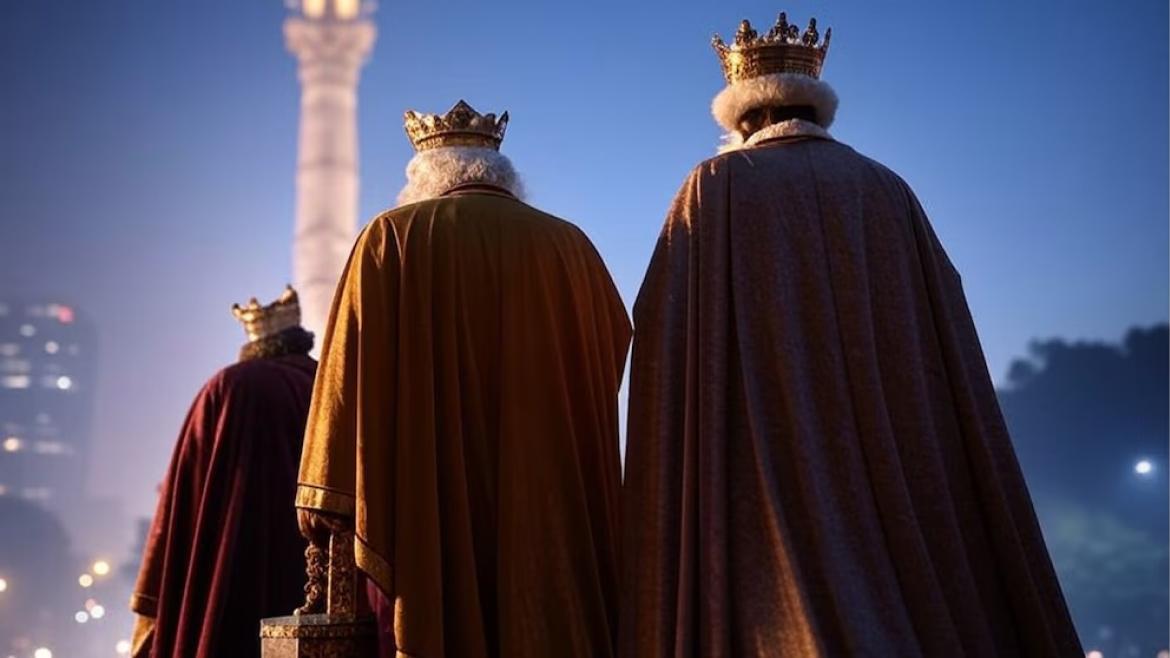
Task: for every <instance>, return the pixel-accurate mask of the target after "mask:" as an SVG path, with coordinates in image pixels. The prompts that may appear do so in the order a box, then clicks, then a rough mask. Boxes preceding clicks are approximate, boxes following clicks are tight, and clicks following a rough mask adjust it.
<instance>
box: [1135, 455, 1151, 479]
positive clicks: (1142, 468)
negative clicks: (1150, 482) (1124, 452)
mask: <svg viewBox="0 0 1170 658" xmlns="http://www.w3.org/2000/svg"><path fill="white" fill-rule="evenodd" d="M1133 472H1134V473H1137V474H1138V475H1142V476H1145V475H1150V474H1151V473H1153V472H1154V463H1153V462H1151V461H1150V460H1148V459H1143V460H1141V461H1139V462H1138V463H1136V464H1134V465H1133Z"/></svg>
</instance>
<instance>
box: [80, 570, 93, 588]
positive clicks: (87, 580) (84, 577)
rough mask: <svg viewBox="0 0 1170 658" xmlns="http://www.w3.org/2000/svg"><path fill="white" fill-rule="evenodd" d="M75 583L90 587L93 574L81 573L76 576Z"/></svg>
mask: <svg viewBox="0 0 1170 658" xmlns="http://www.w3.org/2000/svg"><path fill="white" fill-rule="evenodd" d="M77 584H78V585H81V586H82V587H92V586H93V576H91V575H89V574H87V573H83V574H81V575H80V576H78V577H77Z"/></svg>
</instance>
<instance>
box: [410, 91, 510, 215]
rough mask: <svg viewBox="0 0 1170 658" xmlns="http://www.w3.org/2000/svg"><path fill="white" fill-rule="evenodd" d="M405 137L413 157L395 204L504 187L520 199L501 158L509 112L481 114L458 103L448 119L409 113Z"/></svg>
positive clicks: (413, 112)
mask: <svg viewBox="0 0 1170 658" xmlns="http://www.w3.org/2000/svg"><path fill="white" fill-rule="evenodd" d="M404 119H405V128H406V134H407V136H408V137H409V138H410V142H411V144H412V145H413V146H414V148H415V151H417V153H416V154H415V156H414V158H412V159H411V161H410V162H409V163H408V164H407V165H406V186H405V187H403V188H402V191H401V192H399V193H398V204H399V205H405V204H408V203H415V202H418V201H423V200H425V199H431V198H434V197H437V196H441V195H442V194H444V193H446V192H448V191H449V190H451V189H452V188H454V187H457V186H460V185H468V184H477V183H478V184H482V185H490V186H493V187H498V188H502V189H504V190H507V191H508V192H511V193H512V194H514V195H516V196H517V197H520V198H523V196H524V190H523V187H522V185H521V184H520V178H519V176H517V175H516V170H515V168H513V167H512V162H511V161H510V160H508V158H507V157H505V156H504V155H503V154H501V153H500V143H501V142H503V141H504V132H505V131H506V130H507V128H508V113H507V112H504V113H503V114H501V115H500V116H499V118H496V115H495V114H480V113H479V112H477V111H476V110H475V108H473V107H471V105H469V104H468V103H467V102H466V101H462V100H461V101H459V102H457V103H455V105H454V106H452V107H451V109H450V110H448V111H447V113H446V114H422V113H419V112H415V111H413V110H408V111H407V112H406V115H405V117H404Z"/></svg>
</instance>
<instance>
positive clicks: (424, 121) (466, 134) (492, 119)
mask: <svg viewBox="0 0 1170 658" xmlns="http://www.w3.org/2000/svg"><path fill="white" fill-rule="evenodd" d="M403 119H404V121H405V124H406V126H405V127H406V135H407V137H410V143H411V144H414V150H416V151H426V150H428V149H434V148H439V147H441V146H480V147H484V148H491V149H495V150H497V151H498V150H500V142H502V141H504V131H505V130H507V129H508V113H507V112H504V113H503V114H502V115H500V118H499V120H497V119H496V115H494V114H480V113H479V112H476V111H475V109H474V108H472V107H471V106H470V105H468V104H467V102H466V101H462V100H461V101H459V102H458V103H456V104H455V105H454V106H453V107H452V108H451V109H450V110H447V113H446V114H443V115H438V114H420V113H418V112H415V111H414V110H407V111H406V115H405V116H404V117H403Z"/></svg>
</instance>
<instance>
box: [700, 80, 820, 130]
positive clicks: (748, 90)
mask: <svg viewBox="0 0 1170 658" xmlns="http://www.w3.org/2000/svg"><path fill="white" fill-rule="evenodd" d="M768 105H811V106H812V107H813V109H814V110H815V111H816V116H817V123H818V124H820V125H821V127H822V128H828V127H829V126H831V125H833V118H834V117H835V116H836V115H837V92H835V91H833V88H832V87H830V86H829V83H827V82H825V81H823V80H817V79H816V78H810V77H809V76H807V75H800V74H797V73H774V74H772V75H761V76H759V77H756V78H749V79H747V80H742V81H740V82H737V83H735V84H732V85H728V86H726V87H724V88H723V91H721V92H719V93H718V94H717V95H716V96H715V100H713V101H711V114H712V115H714V116H715V121H717V122H718V123H719V125H721V126H723V129H724V130H726V131H728V132H735V127H736V124H737V123H738V122H739V118H740V117H742V116H743V115H744V113H746V112H748V111H750V110H754V109H756V108H758V107H765V106H768Z"/></svg>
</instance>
